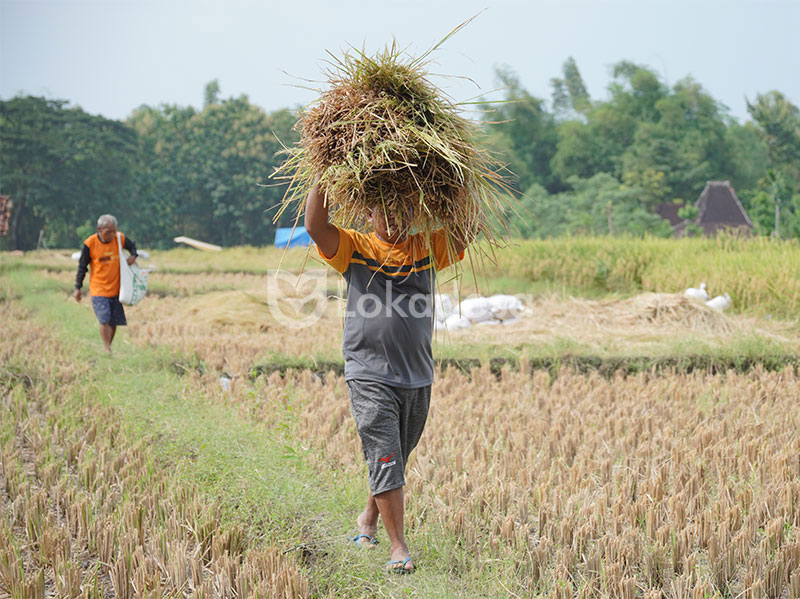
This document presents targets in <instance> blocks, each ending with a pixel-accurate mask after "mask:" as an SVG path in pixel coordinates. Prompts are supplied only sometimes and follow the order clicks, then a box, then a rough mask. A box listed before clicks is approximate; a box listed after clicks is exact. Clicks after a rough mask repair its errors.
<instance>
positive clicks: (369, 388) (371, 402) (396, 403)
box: [347, 380, 431, 495]
mask: <svg viewBox="0 0 800 599" xmlns="http://www.w3.org/2000/svg"><path fill="white" fill-rule="evenodd" d="M347 386H348V388H349V389H350V410H351V411H352V413H353V418H354V419H355V421H356V428H357V429H358V435H359V436H360V437H361V448H362V450H363V452H364V458H365V459H366V461H367V468H368V469H369V488H370V491H372V494H373V495H378V494H379V493H384V492H386V491H391V490H392V489H397V488H399V487H402V486H403V485H405V484H406V479H405V470H406V464H407V463H408V456H409V455H410V454H411V451H412V450H413V449H414V448H415V447H416V446H417V442H418V441H419V438H420V437H421V436H422V429H424V428H425V421H426V420H427V418H428V408H429V407H430V402H431V386H430V385H428V386H426V387H420V388H419V389H403V388H400V387H391V386H389V385H385V384H383V383H377V382H374V381H358V380H351V381H347Z"/></svg>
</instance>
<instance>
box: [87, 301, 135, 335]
mask: <svg viewBox="0 0 800 599" xmlns="http://www.w3.org/2000/svg"><path fill="white" fill-rule="evenodd" d="M92 308H94V313H95V316H97V320H98V321H99V322H100V324H110V325H111V326H112V327H115V326H125V325H126V324H128V321H127V320H125V310H123V308H122V304H121V303H119V296H118V295H115V296H114V297H100V296H97V295H93V296H92Z"/></svg>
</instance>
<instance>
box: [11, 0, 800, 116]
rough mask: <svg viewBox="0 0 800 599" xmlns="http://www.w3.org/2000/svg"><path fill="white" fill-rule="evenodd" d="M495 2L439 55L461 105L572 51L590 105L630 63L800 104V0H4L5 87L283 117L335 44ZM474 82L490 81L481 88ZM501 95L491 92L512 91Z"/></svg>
mask: <svg viewBox="0 0 800 599" xmlns="http://www.w3.org/2000/svg"><path fill="white" fill-rule="evenodd" d="M484 8H485V9H486V10H485V11H484V12H483V13H482V14H480V16H478V18H476V19H475V20H474V21H473V22H472V23H471V24H470V25H469V26H468V27H466V28H465V29H464V30H462V31H461V32H459V33H458V34H457V35H455V36H454V37H453V38H451V39H450V40H448V41H447V43H446V44H445V46H444V47H443V48H442V49H441V50H439V51H437V53H436V54H435V59H436V64H434V65H433V67H432V69H431V70H433V71H435V72H438V73H443V74H446V75H453V76H460V77H466V78H469V79H471V80H472V81H474V82H475V83H470V82H468V81H466V80H462V79H444V80H436V83H438V84H439V85H442V86H443V87H445V88H446V90H447V91H448V92H449V93H450V95H451V96H453V97H454V98H455V99H456V100H465V99H467V98H470V97H472V96H475V95H477V94H486V93H488V92H490V91H491V90H492V89H494V88H495V86H496V84H497V82H496V79H495V76H494V69H495V68H496V67H497V66H500V65H507V66H509V67H510V68H511V69H512V70H513V71H515V72H516V73H517V75H518V77H519V79H520V81H521V83H522V85H523V86H524V87H525V88H526V89H527V90H528V91H530V92H531V93H533V94H534V95H536V96H539V97H544V98H547V99H549V98H550V79H551V78H552V77H557V76H560V72H561V71H560V70H561V64H562V63H563V62H564V60H565V59H566V58H567V57H569V56H572V57H574V58H575V60H576V62H577V64H578V68H579V69H580V71H581V74H582V75H583V78H584V81H585V83H586V86H587V88H588V90H589V93H590V95H591V96H592V98H593V99H602V98H605V97H606V86H607V85H608V83H609V81H610V75H609V67H610V66H611V65H612V64H614V63H615V62H618V61H620V60H623V59H625V60H630V61H634V62H636V63H639V64H644V65H647V66H649V67H651V68H653V69H654V70H656V71H657V72H658V73H659V74H660V76H661V77H662V78H663V79H664V81H665V82H667V83H668V84H670V85H672V84H674V83H675V82H676V81H678V80H679V79H681V78H683V77H685V76H687V75H691V76H693V77H694V78H695V79H696V80H697V81H699V82H700V83H701V84H702V85H703V86H704V87H705V89H706V90H707V91H709V92H710V93H711V94H712V95H713V96H714V97H715V98H716V99H717V100H719V101H721V102H723V103H724V104H725V105H727V106H728V107H729V109H730V111H731V114H732V115H733V116H734V117H736V118H737V119H739V120H740V121H744V120H746V119H747V110H746V106H745V98H754V97H755V94H756V93H764V92H767V91H770V90H774V89H777V90H780V91H782V92H783V93H784V94H786V95H787V96H788V97H789V98H790V99H791V100H792V102H793V103H794V104H796V105H797V104H800V41H798V38H800V35H798V32H800V0H691V1H687V0H668V1H663V0H528V1H512V0H507V1H497V2H490V1H488V0H483V1H482V2H475V1H473V0H460V1H458V2H435V1H434V0H428V1H417V0H405V1H394V2H387V1H384V2H380V1H378V0H372V1H370V2H366V1H360V2H356V1H346V0H327V1H315V0H282V1H280V2H273V1H266V0H261V1H257V0H252V1H247V0H216V1H214V2H208V1H204V0H160V1H158V2H152V1H149V0H135V1H132V0H0V97H1V98H3V99H8V98H10V97H13V96H15V95H17V94H32V95H37V96H46V97H48V98H59V99H65V100H69V101H70V102H71V103H72V104H73V105H79V106H81V107H82V108H83V109H84V110H86V111H87V112H89V113H92V114H102V115H104V116H107V117H110V118H115V119H123V118H125V117H126V116H128V115H129V114H130V113H131V111H132V110H133V109H134V108H136V107H137V106H140V105H142V104H148V105H153V106H157V105H159V104H162V103H167V104H179V105H183V106H186V105H191V106H195V107H199V106H201V105H202V102H203V89H204V87H205V85H206V84H207V83H208V82H209V81H211V80H213V79H218V80H219V83H220V87H221V94H222V97H226V98H227V97H230V96H239V95H241V94H246V95H247V96H248V97H249V98H250V100H251V102H253V103H255V104H257V105H259V106H261V107H263V108H264V109H266V110H268V111H270V110H275V109H278V108H284V107H296V106H299V105H301V104H305V103H307V102H309V101H310V100H312V99H313V98H314V97H315V96H316V94H315V93H314V92H312V91H309V90H306V89H302V88H300V87H298V86H303V85H311V86H312V87H313V86H317V87H318V86H319V85H320V83H312V84H308V83H306V82H305V81H303V80H304V79H311V80H317V81H318V82H319V81H321V79H322V77H323V76H322V70H323V68H324V67H325V64H324V60H325V57H326V50H327V51H331V52H333V53H334V54H341V52H342V50H344V49H346V48H347V47H348V46H350V45H352V46H357V47H361V46H365V47H366V48H367V50H369V51H374V50H376V49H378V48H380V47H382V46H383V45H384V44H385V43H387V42H391V40H392V38H393V37H394V38H395V39H396V40H397V41H398V43H399V44H401V45H402V46H408V48H409V51H410V53H411V54H414V55H418V54H420V53H422V52H424V51H425V50H427V49H428V48H429V47H430V46H432V45H433V44H434V43H435V42H436V41H438V40H439V39H441V38H442V37H443V36H444V35H445V34H447V32H449V31H450V30H451V29H452V28H453V27H455V26H456V25H458V24H459V23H460V22H462V21H464V20H466V19H468V18H469V17H471V16H473V15H475V14H476V13H478V12H479V11H481V10H482V9H484ZM475 84H477V86H479V87H477V86H476V85H475ZM501 95H502V94H497V93H496V94H494V96H492V97H495V98H498V99H499V98H500V97H501Z"/></svg>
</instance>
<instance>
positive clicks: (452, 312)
mask: <svg viewBox="0 0 800 599" xmlns="http://www.w3.org/2000/svg"><path fill="white" fill-rule="evenodd" d="M434 301H435V302H436V324H435V328H436V330H437V331H439V330H447V331H452V330H454V329H466V328H468V327H471V326H473V325H497V324H513V323H514V322H516V321H517V319H518V318H519V315H520V314H521V313H522V311H523V310H524V309H525V305H524V304H523V303H522V301H521V300H520V299H519V298H518V297H515V296H513V295H493V296H491V297H470V298H467V299H465V300H463V301H462V302H461V304H458V303H456V301H455V300H454V299H453V297H452V296H451V295H447V294H444V293H437V294H435V296H434Z"/></svg>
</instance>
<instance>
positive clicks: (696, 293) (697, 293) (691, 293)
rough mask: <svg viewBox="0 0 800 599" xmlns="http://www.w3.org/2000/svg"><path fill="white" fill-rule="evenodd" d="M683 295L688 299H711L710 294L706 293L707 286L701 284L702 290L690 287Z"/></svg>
mask: <svg viewBox="0 0 800 599" xmlns="http://www.w3.org/2000/svg"><path fill="white" fill-rule="evenodd" d="M683 295H685V296H686V297H690V298H692V299H698V300H703V301H706V300H707V299H708V298H709V295H708V293H707V292H706V284H705V283H700V289H695V288H694V287H689V289H687V290H686V291H684V292H683Z"/></svg>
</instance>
